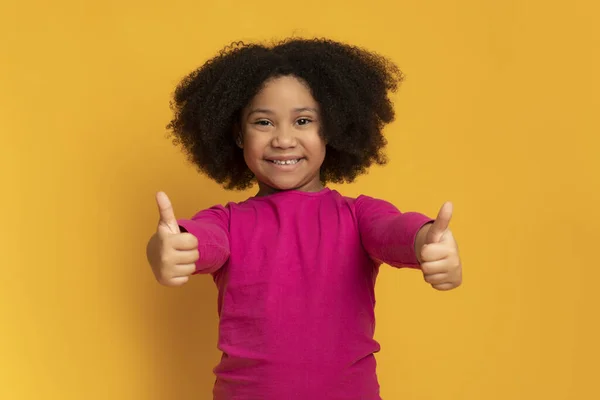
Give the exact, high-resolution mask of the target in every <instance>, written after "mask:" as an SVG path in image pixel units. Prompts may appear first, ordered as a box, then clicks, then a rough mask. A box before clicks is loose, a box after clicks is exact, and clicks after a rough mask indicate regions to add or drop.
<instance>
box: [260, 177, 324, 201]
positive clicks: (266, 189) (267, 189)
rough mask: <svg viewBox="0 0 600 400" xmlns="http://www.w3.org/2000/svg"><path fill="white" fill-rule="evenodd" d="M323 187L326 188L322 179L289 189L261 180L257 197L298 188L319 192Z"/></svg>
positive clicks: (303, 190)
mask: <svg viewBox="0 0 600 400" xmlns="http://www.w3.org/2000/svg"><path fill="white" fill-rule="evenodd" d="M323 188H324V186H323V184H321V181H320V180H317V181H316V182H310V183H307V184H306V185H302V186H298V187H295V188H289V189H278V188H274V187H272V186H269V185H267V184H266V183H263V182H259V183H258V193H257V194H256V197H263V196H268V195H270V194H275V193H279V192H285V191H288V190H298V191H301V192H318V191H320V190H322V189H323Z"/></svg>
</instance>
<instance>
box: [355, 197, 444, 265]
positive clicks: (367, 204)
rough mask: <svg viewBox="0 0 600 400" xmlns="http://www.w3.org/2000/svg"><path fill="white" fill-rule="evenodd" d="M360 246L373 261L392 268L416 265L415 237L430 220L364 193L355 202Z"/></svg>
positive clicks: (417, 263)
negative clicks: (361, 245)
mask: <svg viewBox="0 0 600 400" xmlns="http://www.w3.org/2000/svg"><path fill="white" fill-rule="evenodd" d="M355 211H356V217H357V221H358V229H359V232H360V236H361V241H362V244H363V247H364V248H365V250H366V251H367V253H368V254H369V255H370V256H371V258H372V259H373V260H375V261H378V262H381V263H385V264H389V265H391V266H394V267H398V268H400V267H409V268H418V267H419V262H418V260H417V256H416V254H415V239H416V236H417V233H418V232H419V230H420V229H421V228H422V227H423V226H424V225H425V224H427V223H429V222H432V221H433V220H432V219H431V218H429V217H427V216H426V215H423V214H419V213H416V212H406V213H402V212H400V211H399V210H398V209H397V208H396V207H395V206H393V205H392V204H390V203H388V202H386V201H383V200H378V199H374V198H371V197H368V196H360V197H358V198H357V199H356V202H355Z"/></svg>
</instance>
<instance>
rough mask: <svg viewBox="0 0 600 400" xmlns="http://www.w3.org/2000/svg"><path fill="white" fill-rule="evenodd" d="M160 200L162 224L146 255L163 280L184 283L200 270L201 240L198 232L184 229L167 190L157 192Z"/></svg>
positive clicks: (155, 272)
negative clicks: (192, 232)
mask: <svg viewBox="0 0 600 400" xmlns="http://www.w3.org/2000/svg"><path fill="white" fill-rule="evenodd" d="M156 203H157V204H158V212H159V221H158V227H157V229H156V233H155V234H154V235H152V237H151V238H150V240H149V241H148V246H147V247H146V256H147V258H148V262H149V263H150V266H151V267H152V272H153V273H154V276H155V277H156V280H157V281H158V282H159V283H161V284H163V285H165V286H181V285H183V284H184V283H186V282H187V281H188V280H189V277H190V275H192V274H193V273H194V271H195V270H196V266H195V263H196V261H197V260H198V258H199V255H198V240H197V239H196V237H195V236H194V235H192V234H190V233H182V232H181V231H180V229H179V225H178V224H177V219H176V218H175V213H174V212H173V206H172V205H171V201H170V200H169V198H168V197H167V195H166V194H165V193H163V192H159V193H157V195H156Z"/></svg>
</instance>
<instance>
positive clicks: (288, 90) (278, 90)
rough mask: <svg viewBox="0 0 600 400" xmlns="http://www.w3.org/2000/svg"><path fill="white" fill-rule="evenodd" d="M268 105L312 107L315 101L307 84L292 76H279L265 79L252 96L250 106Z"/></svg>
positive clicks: (314, 106)
mask: <svg viewBox="0 0 600 400" xmlns="http://www.w3.org/2000/svg"><path fill="white" fill-rule="evenodd" d="M267 105H268V106H270V107H286V106H291V107H312V108H316V105H317V102H316V101H315V99H314V98H313V96H312V94H311V92H310V88H309V87H308V85H307V84H306V83H305V82H303V81H301V80H300V79H298V78H296V77H294V76H281V77H277V78H271V79H269V80H267V81H266V82H265V83H264V85H263V87H262V89H261V90H260V91H259V92H258V93H257V94H256V96H254V98H253V99H252V101H251V102H250V106H254V107H256V106H267Z"/></svg>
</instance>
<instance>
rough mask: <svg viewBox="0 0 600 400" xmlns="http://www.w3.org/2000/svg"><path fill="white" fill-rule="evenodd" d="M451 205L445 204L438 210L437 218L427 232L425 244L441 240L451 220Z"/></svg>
mask: <svg viewBox="0 0 600 400" xmlns="http://www.w3.org/2000/svg"><path fill="white" fill-rule="evenodd" d="M452 208H453V207H452V203H450V202H446V203H444V205H443V206H442V208H440V211H439V212H438V215H437V218H436V219H435V221H434V222H433V225H432V226H431V228H429V231H428V232H427V237H426V239H425V244H431V243H438V242H439V241H440V240H441V239H442V235H443V234H444V232H446V231H447V230H448V226H449V225H450V220H451V219H452Z"/></svg>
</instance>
